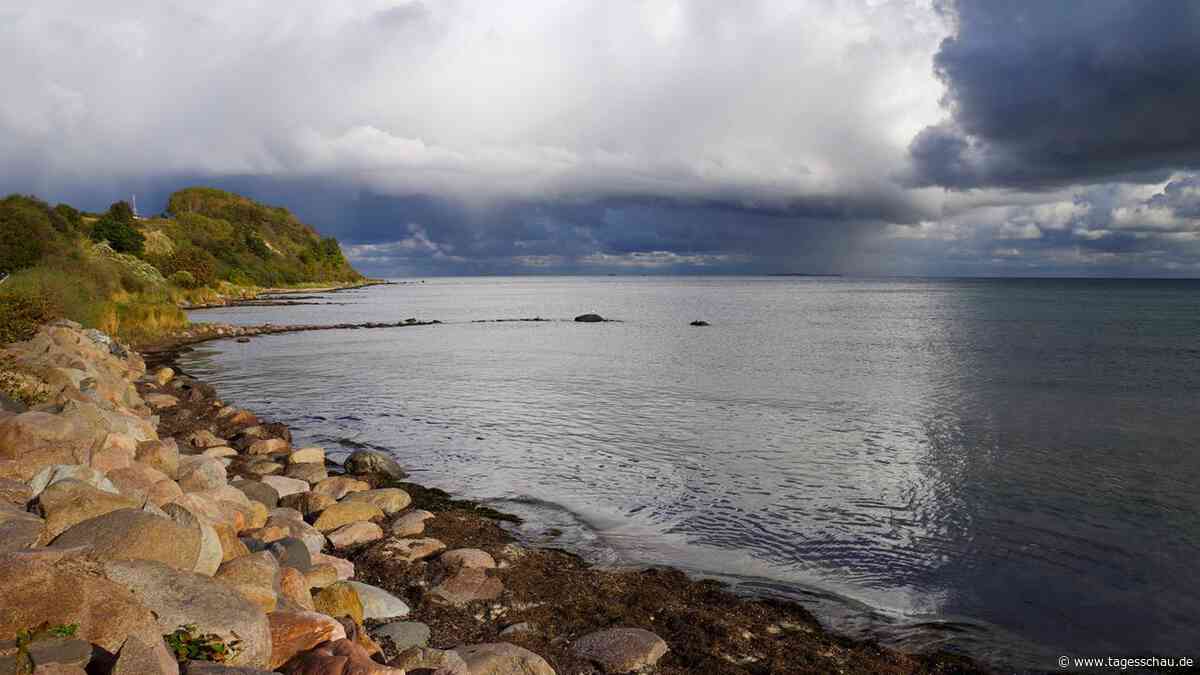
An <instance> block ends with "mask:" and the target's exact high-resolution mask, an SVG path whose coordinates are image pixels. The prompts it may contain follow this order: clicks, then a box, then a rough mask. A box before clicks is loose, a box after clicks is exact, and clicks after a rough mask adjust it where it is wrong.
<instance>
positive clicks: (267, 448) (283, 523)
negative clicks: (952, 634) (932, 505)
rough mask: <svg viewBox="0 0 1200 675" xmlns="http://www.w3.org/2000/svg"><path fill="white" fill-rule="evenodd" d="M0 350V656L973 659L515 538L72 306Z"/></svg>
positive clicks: (166, 660) (712, 662) (171, 663)
mask: <svg viewBox="0 0 1200 675" xmlns="http://www.w3.org/2000/svg"><path fill="white" fill-rule="evenodd" d="M397 325H413V324H412V323H409V322H403V323H401V324H397ZM309 329H314V328H313V327H269V328H265V329H263V330H262V332H253V331H252V330H247V329H235V328H232V327H211V326H210V327H206V328H196V329H193V331H192V332H189V333H186V334H181V335H180V336H178V339H177V340H175V341H173V342H172V343H171V346H174V347H178V346H179V345H182V344H188V343H191V342H196V341H199V340H201V339H212V338H217V337H238V336H244V335H248V334H256V335H257V334H263V333H266V332H283V331H285V330H309ZM0 356H2V357H3V363H4V364H5V366H4V367H5V372H6V373H7V375H6V377H8V378H9V382H8V389H9V390H13V389H14V388H15V389H19V390H20V391H21V392H22V396H21V398H22V399H23V400H14V399H10V398H8V397H0V408H2V410H0V675H7V673H10V672H12V673H27V672H32V673H40V674H42V675H50V674H52V673H53V674H59V675H66V674H68V673H73V674H81V673H85V672H86V673H90V674H92V675H95V674H97V673H113V674H121V675H127V674H129V675H132V674H139V673H145V674H151V675H158V674H165V673H170V674H177V673H181V672H182V673H208V674H223V675H235V674H238V673H243V674H252V673H263V672H280V673H290V674H293V675H373V674H380V675H383V674H399V675H402V674H404V673H434V674H436V675H554V674H555V673H560V674H568V673H569V674H579V675H584V674H592V673H650V672H657V673H663V674H666V675H671V674H674V673H692V672H694V673H726V672H728V673H790V672H797V673H799V672H814V673H815V672H895V673H900V672H905V673H909V672H978V671H977V670H976V667H975V666H974V665H973V664H971V663H970V662H968V661H965V660H963V659H959V658H957V657H950V656H946V655H934V656H931V657H927V656H909V655H904V654H899V653H897V652H893V651H890V650H886V649H882V648H879V647H876V646H874V645H869V644H860V643H852V642H850V641H847V640H844V639H840V638H836V637H831V636H828V635H826V634H825V633H824V632H823V631H821V629H820V627H819V626H818V625H817V624H816V622H815V621H813V620H812V618H811V617H810V616H808V615H807V613H805V612H804V611H803V610H802V609H800V608H798V607H795V606H787V605H783V604H781V603H770V602H766V601H747V600H742V599H738V598H735V597H734V596H732V595H730V594H728V593H727V592H725V591H723V590H721V589H720V588H719V587H718V586H717V585H716V584H715V583H713V582H703V581H695V580H691V579H688V578H687V577H686V576H685V575H683V574H681V573H679V572H677V571H674V570H658V569H638V570H599V569H594V568H592V567H590V566H588V565H586V564H584V563H583V562H582V561H580V560H579V559H578V558H576V557H574V556H571V555H570V554H568V553H565V552H562V551H553V550H541V549H533V548H528V547H525V546H522V545H520V544H518V543H516V542H515V541H514V540H513V537H512V536H511V535H510V534H509V533H508V531H507V530H505V529H504V528H503V527H502V526H501V521H502V520H503V519H504V515H503V514H498V513H496V512H494V511H490V510H489V509H486V508H483V507H480V506H479V505H476V504H473V503H471V502H465V501H458V500H454V499H452V498H450V497H449V495H446V494H445V493H443V492H440V491H437V490H433V489H429V488H424V487H421V486H419V485H416V484H413V483H407V482H405V479H406V475H405V473H404V470H403V468H402V467H400V466H399V465H398V464H397V463H396V462H395V461H394V460H393V459H392V458H391V457H389V456H388V455H386V454H384V453H382V452H377V451H373V450H358V451H356V452H353V453H352V454H350V455H349V456H348V457H347V458H346V459H345V460H344V462H342V463H341V464H338V463H336V462H334V461H332V460H331V458H329V457H327V456H326V453H325V450H324V449H323V448H318V447H299V448H297V447H293V445H292V436H291V433H290V430H289V429H288V428H287V427H286V426H284V425H282V424H276V423H270V422H268V421H264V420H260V419H259V418H258V417H257V416H256V415H255V414H254V413H252V412H250V411H248V410H244V409H240V408H237V407H235V406H231V405H226V404H225V403H224V402H223V401H221V400H220V399H219V398H217V395H216V392H215V391H213V389H212V388H211V387H209V386H208V385H206V384H204V383H202V382H199V381H197V380H195V379H192V378H190V377H187V376H184V375H181V374H178V373H176V372H175V371H174V370H173V369H172V368H170V367H161V368H157V369H155V370H154V371H153V372H150V373H148V372H147V368H146V364H145V361H144V360H143V357H142V356H141V355H140V354H138V353H136V352H134V351H132V350H129V349H126V348H125V347H123V346H121V345H120V344H118V343H117V342H115V341H114V340H112V339H111V338H110V337H108V336H107V335H104V334H103V333H100V332H98V331H95V330H84V329H82V328H81V327H80V326H79V325H78V324H75V323H72V322H69V321H59V322H56V323H54V324H50V325H48V326H45V327H43V329H42V330H41V331H40V332H39V333H38V334H37V335H36V336H35V337H34V338H33V339H31V340H30V341H27V342H23V343H18V344H13V345H7V346H5V347H4V349H3V353H2V354H0ZM160 356H161V355H160Z"/></svg>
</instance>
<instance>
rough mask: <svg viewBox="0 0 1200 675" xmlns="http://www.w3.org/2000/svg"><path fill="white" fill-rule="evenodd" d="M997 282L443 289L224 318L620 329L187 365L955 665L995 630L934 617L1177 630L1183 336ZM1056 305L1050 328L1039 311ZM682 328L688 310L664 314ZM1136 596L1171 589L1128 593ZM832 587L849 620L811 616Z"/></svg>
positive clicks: (489, 490)
mask: <svg viewBox="0 0 1200 675" xmlns="http://www.w3.org/2000/svg"><path fill="white" fill-rule="evenodd" d="M1014 288H1015V290H1013V289H1010V288H1009V287H1008V286H1006V285H1005V282H989V283H975V282H919V281H904V282H878V283H876V282H856V281H849V280H846V281H820V282H817V281H809V282H794V281H789V282H780V281H768V280H754V279H750V280H743V279H739V280H695V279H693V280H678V279H670V280H651V279H647V280H638V281H629V280H619V279H618V280H605V281H595V280H575V279H565V280H520V279H518V280H447V281H438V282H436V283H430V284H429V285H428V286H427V287H421V288H414V287H394V288H386V289H378V290H377V292H364V293H363V294H362V295H361V296H356V297H355V298H354V302H355V303H361V304H358V305H355V304H351V305H346V306H335V307H329V308H325V307H322V308H320V311H321V316H309V317H308V318H306V319H293V318H289V317H296V316H301V314H300V312H302V311H304V310H305V308H294V309H293V308H287V309H283V308H261V309H260V308H254V313H253V314H241V316H244V317H250V319H251V320H253V321H256V322H260V321H263V320H272V321H275V322H276V323H287V322H290V321H293V320H309V321H348V322H349V321H356V320H364V319H370V320H379V319H380V318H382V317H392V318H403V317H406V316H413V315H415V316H420V317H422V318H439V319H443V320H450V321H454V320H465V319H474V318H489V317H506V316H507V317H518V316H535V315H540V316H546V317H557V316H567V317H569V316H573V315H574V314H577V313H578V312H577V311H575V310H577V309H580V307H581V306H582V307H585V308H587V309H596V310H599V311H601V313H603V314H606V315H613V316H619V317H620V318H623V319H626V322H625V323H621V324H605V325H599V326H579V325H574V324H573V323H572V322H569V321H568V322H554V323H550V322H547V323H537V324H533V323H524V324H519V323H502V324H477V325H454V324H449V325H444V326H440V327H437V328H436V329H435V330H428V331H422V332H416V331H409V330H396V331H360V332H335V333H329V334H307V335H298V336H278V337H272V338H263V339H260V340H256V341H255V342H253V343H251V344H248V345H216V346H211V347H204V348H202V349H201V351H200V352H198V353H197V354H196V355H194V361H195V362H196V363H197V364H203V363H204V362H205V361H206V360H207V362H208V364H209V366H210V367H211V372H212V373H213V375H214V377H215V378H216V384H218V385H219V388H220V389H221V391H222V394H224V395H226V396H227V397H229V398H230V399H231V400H234V401H236V402H237V403H239V404H242V405H246V406H248V407H252V408H254V409H256V410H262V411H264V412H266V413H267V414H268V415H269V416H273V417H275V418H277V419H280V420H281V421H285V422H288V423H290V424H293V425H295V426H296V428H297V435H298V437H300V438H304V440H305V442H317V443H320V444H322V445H326V446H327V449H328V450H329V451H330V455H331V456H335V457H336V456H338V450H337V444H338V443H345V444H346V445H347V449H349V447H351V445H350V444H352V443H363V444H367V445H369V446H376V447H381V448H386V449H389V450H391V451H392V452H394V453H395V454H396V455H397V457H398V458H399V459H400V460H401V461H402V463H403V464H405V465H406V466H408V467H410V468H411V469H412V470H413V472H414V476H415V479H416V480H418V482H425V483H428V484H431V485H434V486H439V487H443V488H445V489H448V490H451V491H453V492H457V493H460V494H465V495H467V496H474V497H488V498H493V499H498V500H518V501H517V502H516V503H512V502H501V503H502V504H511V505H512V508H513V509H523V511H522V512H527V513H529V514H530V515H531V518H530V520H531V524H530V525H529V527H528V528H525V530H527V531H524V530H523V531H522V532H521V536H523V537H529V538H532V539H536V538H538V537H541V536H543V535H544V531H545V530H547V529H554V530H560V531H562V534H560V535H557V536H554V537H547V541H546V543H548V544H550V545H555V542H558V544H557V545H563V546H566V547H568V548H575V547H578V548H579V549H581V550H584V551H585V553H587V554H588V555H589V556H595V557H596V559H600V560H606V559H613V560H617V559H624V560H630V561H641V562H663V563H671V564H675V565H680V566H685V567H690V568H693V569H695V570H698V571H701V572H704V573H707V574H716V575H722V578H729V579H733V580H736V581H737V583H739V584H740V585H742V586H743V587H746V588H756V589H760V590H764V591H767V590H768V589H769V590H770V592H774V593H780V594H783V595H787V594H788V593H789V592H793V591H794V592H795V594H797V595H799V596H802V597H803V599H804V600H805V602H807V603H809V604H813V603H816V604H817V605H820V606H821V607H825V609H824V610H822V611H823V612H824V613H825V616H826V617H827V620H828V621H829V622H831V623H839V622H842V623H845V624H846V625H847V626H850V627H851V628H850V630H861V631H863V632H864V633H870V631H871V630H880V628H879V627H880V626H883V627H884V628H883V629H882V630H885V632H888V633H889V634H890V635H891V638H889V639H898V640H902V641H909V642H912V643H914V644H915V643H919V642H920V641H921V640H922V639H926V640H934V641H936V640H942V639H951V640H952V643H953V644H956V645H968V646H970V648H971V649H973V650H974V651H975V652H976V653H983V654H991V653H1000V652H1002V651H1003V650H1004V649H1005V648H1006V646H1011V645H1014V644H1017V643H1018V642H1019V641H1020V640H1019V639H1018V638H1015V637H1013V636H1011V635H1008V634H1005V633H1004V632H1003V631H1002V630H1000V629H998V628H996V627H995V626H992V625H990V624H986V623H983V622H982V621H966V620H963V619H960V618H957V617H958V616H959V615H962V614H967V615H970V616H976V617H981V618H986V619H988V620H990V621H991V622H992V623H993V624H1002V625H1005V626H1009V627H1010V628H1013V629H1015V630H1020V631H1022V632H1024V633H1025V634H1026V635H1027V636H1030V637H1033V638H1036V639H1037V640H1039V641H1046V642H1047V643H1050V642H1055V641H1057V642H1060V643H1063V644H1070V643H1072V642H1075V643H1077V644H1086V645H1089V646H1092V647H1095V646H1096V645H1101V644H1103V645H1110V646H1120V645H1122V644H1124V645H1130V644H1137V645H1139V646H1142V647H1146V646H1148V645H1153V644H1158V645H1163V646H1170V645H1172V644H1177V643H1178V644H1182V643H1183V640H1182V639H1181V638H1180V637H1179V636H1180V635H1184V634H1185V632H1186V630H1187V629H1188V628H1189V626H1186V625H1184V624H1181V623H1180V622H1179V621H1178V620H1177V619H1174V618H1172V616H1173V615H1175V614H1179V613H1181V612H1182V613H1183V614H1187V613H1195V612H1190V611H1189V610H1190V609H1196V611H1197V612H1200V598H1197V597H1196V596H1197V590H1198V589H1189V588H1187V587H1186V586H1183V587H1181V584H1180V583H1179V582H1178V581H1176V580H1177V579H1180V578H1186V574H1187V570H1188V569H1190V567H1189V565H1190V561H1191V560H1193V559H1194V557H1195V553H1196V552H1197V542H1196V540H1195V538H1194V537H1190V535H1188V534H1184V535H1183V536H1172V534H1171V533H1172V532H1174V533H1176V534H1178V533H1181V532H1182V533H1188V532H1191V531H1194V530H1195V528H1194V527H1192V525H1194V523H1193V522H1191V521H1192V520H1194V517H1193V518H1190V519H1189V516H1188V515H1187V514H1194V513H1196V512H1200V504H1197V503H1196V495H1195V492H1194V490H1191V489H1190V488H1188V487H1187V485H1188V483H1189V481H1188V477H1189V476H1191V477H1193V478H1194V477H1195V476H1197V475H1200V470H1197V468H1196V467H1195V463H1194V460H1189V459H1188V458H1189V457H1191V456H1193V455H1194V453H1190V450H1192V449H1194V448H1192V447H1191V445H1192V444H1191V442H1190V440H1189V441H1184V442H1181V441H1180V439H1194V438H1195V437H1196V434H1195V433H1192V432H1194V431H1195V423H1194V420H1195V419H1200V410H1198V409H1197V407H1198V406H1197V404H1196V401H1195V398H1194V397H1190V398H1189V397H1187V396H1185V395H1182V394H1181V392H1188V391H1194V389H1195V388H1196V387H1197V386H1200V382H1197V381H1196V379H1197V373H1200V359H1198V358H1197V356H1195V355H1190V356H1189V354H1191V352H1187V351H1181V350H1183V349H1184V348H1185V347H1186V349H1191V346H1190V345H1191V342H1190V340H1191V338H1190V336H1192V335H1194V334H1197V333H1200V323H1198V322H1197V321H1196V320H1194V319H1193V320H1190V323H1189V322H1187V321H1183V322H1179V323H1178V325H1177V326H1175V325H1174V324H1169V325H1168V328H1169V330H1168V331H1167V332H1168V333H1169V335H1167V336H1166V337H1165V338H1163V340H1164V342H1162V344H1161V345H1160V347H1159V348H1160V350H1161V351H1162V352H1163V353H1165V354H1168V355H1171V356H1170V358H1167V359H1165V360H1164V358H1162V357H1159V356H1155V355H1154V353H1148V354H1144V353H1143V351H1139V350H1141V348H1142V342H1141V338H1140V337H1139V332H1138V331H1141V333H1140V334H1146V333H1148V332H1154V331H1159V332H1162V331H1164V330H1167V329H1164V328H1162V326H1163V325H1164V324H1158V323H1147V322H1144V321H1143V322H1141V323H1139V322H1138V321H1129V322H1126V323H1128V326H1133V327H1134V329H1133V331H1134V332H1132V333H1131V332H1130V329H1129V328H1128V327H1127V326H1125V324H1113V323H1111V322H1110V323H1105V322H1106V321H1108V320H1107V319H1106V318H1105V317H1106V316H1107V315H1106V314H1105V313H1104V312H1099V313H1097V312H1095V311H1093V310H1090V309H1089V307H1091V306H1092V305H1094V303H1095V301H1094V300H1090V299H1089V297H1090V296H1088V294H1087V292H1086V289H1084V291H1080V292H1077V291H1076V290H1072V288H1067V289H1066V290H1063V289H1061V288H1054V287H1051V288H1050V289H1049V290H1048V291H1044V290H1043V289H1042V288H1041V287H1040V286H1036V285H1024V286H1022V285H1019V284H1018V285H1017V286H1016V287H1014ZM1039 293H1040V294H1042V295H1041V296H1038V294H1039ZM1063 293H1069V294H1071V301H1069V302H1065V301H1063V300H1062V299H1061V297H1058V296H1061V295H1062V294H1063ZM1056 294H1057V295H1056ZM1031 295H1032V296H1038V299H1037V302H1026V300H1025V299H1026V297H1027V296H1031ZM1155 297H1156V298H1157V297H1158V296H1155ZM1164 297H1166V296H1164ZM1195 297H1200V294H1198V295H1197V296H1195ZM1014 298H1015V300H1014ZM1047 298H1048V299H1049V300H1047ZM1155 301H1157V299H1156V300H1155ZM1105 302H1108V300H1107V299H1106V300H1105ZM1171 302H1179V301H1178V300H1171ZM1184 304H1185V305H1186V308H1187V309H1188V310H1189V311H1191V312H1192V314H1190V315H1189V316H1193V317H1196V316H1200V312H1196V311H1194V310H1196V309H1198V308H1197V307H1196V306H1195V305H1196V304H1197V303H1196V302H1194V301H1192V302H1190V303H1187V302H1185V303H1184ZM1063 306H1071V307H1072V308H1073V309H1072V315H1071V318H1070V321H1060V318H1059V317H1058V316H1055V312H1054V311H1053V308H1055V307H1063ZM681 308H682V309H681ZM1047 308H1049V309H1047ZM309 309H311V308H309ZM242 311H243V310H230V314H231V315H233V314H238V313H239V312H242ZM1104 311H1105V312H1108V311H1109V310H1108V309H1107V308H1106V309H1105V310H1104ZM285 312H296V314H286V313H285ZM356 312H357V313H358V314H356ZM1089 312H1092V313H1091V314H1089ZM1120 312H1124V313H1125V314H1129V313H1130V312H1133V313H1134V314H1136V307H1133V308H1132V309H1131V308H1128V307H1126V308H1122V309H1121V310H1120ZM1159 313H1160V314H1161V313H1162V311H1160V312H1159ZM696 316H705V317H707V318H717V320H716V321H713V324H714V325H713V326H712V327H711V328H712V330H708V329H706V330H704V331H698V330H693V329H690V328H687V327H686V324H687V323H688V322H690V321H691V320H692V319H694V318H695V317H696ZM1172 326H1174V327H1172ZM1114 336H1115V337H1114ZM1181 336H1182V337H1181ZM1122 339H1123V340H1125V342H1119V341H1120V340H1122ZM1097 340H1107V341H1110V342H1111V341H1114V340H1116V341H1117V343H1116V344H1115V346H1113V347H1111V350H1110V351H1109V352H1104V349H1108V348H1109V347H1106V346H1105V345H1099V346H1097V344H1096V343H1097ZM1172 341H1174V342H1172ZM1176 342H1178V345H1177V344H1176ZM1080 345H1085V347H1084V348H1082V349H1081V348H1080V347H1079V346H1080ZM1179 345H1183V346H1179ZM1089 350H1091V351H1094V352H1095V353H1097V354H1099V355H1100V356H1099V357H1096V358H1099V359H1101V361H1100V362H1101V363H1103V364H1104V365H1103V367H1093V366H1094V364H1095V363H1096V362H1095V361H1089V360H1088V359H1089V357H1087V356H1086V354H1088V353H1089ZM1198 353H1200V352H1198ZM1081 354H1082V356H1081ZM1114 355H1120V358H1116V357H1115V356H1114ZM1139 355H1143V356H1144V358H1143V359H1142V361H1140V362H1136V359H1137V358H1138V357H1139ZM1187 359H1192V361H1188V360H1187ZM1188 363H1195V365H1196V367H1194V368H1189V367H1185V366H1186V364H1188ZM1126 364H1128V365H1126ZM1164 364H1173V365H1164ZM1180 364H1184V365H1182V366H1181V365H1180ZM1114 370H1116V371H1119V372H1117V373H1114ZM1089 378H1090V379H1089ZM1118 390H1119V391H1120V392H1121V397H1117V396H1112V395H1110V393H1109V392H1112V391H1118ZM230 391H234V392H237V393H236V395H234V394H230V393H228V392H230ZM1122 397H1124V402H1122ZM348 417H357V418H360V419H361V421H358V420H353V419H344V418H348ZM316 418H323V419H316ZM1129 448H1137V452H1136V453H1130V452H1129ZM1162 466H1172V467H1176V468H1177V470H1173V471H1171V472H1169V474H1168V475H1164V472H1162V471H1161V470H1160V469H1161V467H1162ZM1062 467H1071V471H1070V472H1069V473H1068V474H1064V472H1063V471H1062ZM1191 482H1192V483H1193V484H1194V481H1191ZM1086 486H1092V487H1086ZM1118 486H1119V488H1118ZM527 497H533V498H534V499H533V500H526V499H525V498H527ZM538 500H541V501H538ZM526 502H528V503H526ZM556 505H560V506H556ZM542 523H544V526H542ZM1145 537H1154V538H1155V541H1160V542H1161V543H1160V544H1158V545H1157V547H1156V549H1155V550H1154V551H1153V552H1152V555H1147V554H1145V552H1144V551H1142V552H1141V553H1138V549H1137V548H1136V546H1135V545H1134V544H1136V542H1137V541H1141V540H1144V538H1145ZM1143 548H1144V547H1143ZM1181 575H1183V576H1181ZM1097 586H1099V587H1101V590H1099V591H1095V590H1094V589H1095V587H1097ZM787 589H792V591H788V590H787ZM1084 591H1086V592H1088V593H1089V594H1090V597H1095V598H1097V602H1098V603H1100V605H1101V606H1103V607H1106V608H1108V612H1107V613H1102V614H1097V615H1096V616H1106V617H1108V618H1109V619H1110V620H1111V619H1112V618H1113V617H1128V620H1127V621H1124V622H1122V623H1120V624H1119V625H1118V624H1117V623H1116V621H1115V620H1112V621H1110V622H1111V623H1113V625H1112V626H1109V625H1104V624H1102V623H1099V622H1098V621H1097V620H1095V619H1089V618H1088V617H1087V616H1081V615H1075V614H1072V615H1071V616H1069V617H1064V614H1065V613H1064V612H1063V611H1062V610H1061V609H1057V610H1056V609H1055V608H1054V606H1055V603H1056V602H1057V603H1058V605H1059V606H1060V607H1061V606H1063V600H1064V599H1066V606H1068V607H1069V606H1070V598H1071V597H1072V594H1074V596H1073V597H1079V596H1080V594H1081V593H1083V592H1084ZM1157 591H1161V593H1159V597H1171V598H1172V599H1173V600H1172V606H1168V605H1166V604H1164V603H1159V604H1154V603H1149V604H1147V603H1145V602H1140V603H1139V602H1138V601H1137V600H1138V598H1145V597H1151V596H1153V595H1154V592H1157ZM848 598H853V599H854V600H848ZM856 602H861V604H862V607H867V608H869V611H867V610H862V609H861V608H859V609H856V610H855V611H846V612H842V611H841V610H838V609H837V607H839V606H843V605H849V606H857V605H856V604H855V603H856ZM826 605H827V606H826ZM1114 607H1121V608H1124V609H1123V611H1120V612H1117V611H1114ZM818 613H819V614H820V613H821V611H819V612H818ZM839 617H841V618H839ZM1068 619H1069V620H1068ZM961 624H970V625H971V626H974V628H971V629H969V630H967V629H963V630H959V628H958V627H959V626H960V625H961ZM855 626H857V628H855ZM871 626H874V628H871ZM939 626H940V627H941V628H939ZM980 626H983V627H985V628H979V627H980ZM956 631H957V632H956ZM921 636H925V637H924V638H922V637H921ZM946 636H951V637H950V638H947V637H946ZM885 637H886V636H885ZM989 641H990V642H989ZM1029 651H1030V653H1032V650H1029ZM1067 651H1069V650H1067ZM1113 651H1115V650H1113Z"/></svg>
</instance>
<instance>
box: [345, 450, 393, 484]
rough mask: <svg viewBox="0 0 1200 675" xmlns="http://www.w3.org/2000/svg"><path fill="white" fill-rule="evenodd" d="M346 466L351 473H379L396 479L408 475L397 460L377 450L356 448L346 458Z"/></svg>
mask: <svg viewBox="0 0 1200 675" xmlns="http://www.w3.org/2000/svg"><path fill="white" fill-rule="evenodd" d="M345 467H346V471H347V472H349V473H353V474H370V473H378V474H383V475H385V476H387V477H389V478H394V479H396V480H400V479H402V478H404V477H406V476H407V475H408V474H407V473H405V472H404V469H403V468H402V467H401V466H400V464H398V463H397V462H396V460H394V459H392V458H391V457H389V456H387V455H385V454H384V453H382V452H378V451H376V450H355V451H354V453H353V454H351V455H350V456H349V457H348V458H346V462H345Z"/></svg>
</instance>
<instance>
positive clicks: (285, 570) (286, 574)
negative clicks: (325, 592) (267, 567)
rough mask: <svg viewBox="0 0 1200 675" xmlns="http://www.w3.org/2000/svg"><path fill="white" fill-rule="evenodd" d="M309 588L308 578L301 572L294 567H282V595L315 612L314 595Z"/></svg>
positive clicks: (280, 576) (280, 572) (280, 586)
mask: <svg viewBox="0 0 1200 675" xmlns="http://www.w3.org/2000/svg"><path fill="white" fill-rule="evenodd" d="M309 588H310V586H309V583H308V578H307V577H305V576H304V573H303V572H301V571H300V570H298V569H296V568H294V567H281V568H280V569H279V593H280V595H282V596H283V597H284V598H285V599H287V600H290V601H291V602H294V603H296V605H297V606H299V607H303V608H304V609H307V610H309V611H315V610H316V608H317V607H316V605H314V604H313V599H312V593H311V592H309V590H308V589H309Z"/></svg>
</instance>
